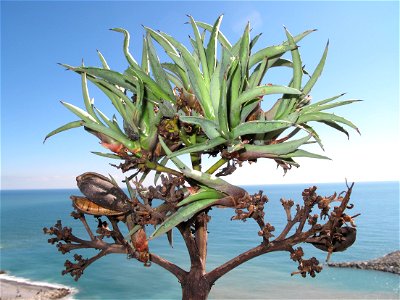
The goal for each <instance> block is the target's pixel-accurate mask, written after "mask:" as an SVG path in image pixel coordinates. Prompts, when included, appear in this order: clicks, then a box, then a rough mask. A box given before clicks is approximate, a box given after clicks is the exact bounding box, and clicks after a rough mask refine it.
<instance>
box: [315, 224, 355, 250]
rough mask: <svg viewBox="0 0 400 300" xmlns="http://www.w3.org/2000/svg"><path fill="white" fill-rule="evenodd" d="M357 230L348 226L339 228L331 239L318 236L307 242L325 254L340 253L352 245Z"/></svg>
mask: <svg viewBox="0 0 400 300" xmlns="http://www.w3.org/2000/svg"><path fill="white" fill-rule="evenodd" d="M356 235H357V229H355V228H353V227H349V226H344V227H341V228H339V229H338V230H337V231H336V233H334V234H333V235H332V236H331V237H328V236H318V237H313V238H310V239H308V240H307V242H308V243H310V244H312V245H313V246H314V247H316V248H318V249H320V250H322V251H325V252H342V251H344V250H346V249H347V248H349V247H350V246H351V245H353V244H354V242H355V240H356Z"/></svg>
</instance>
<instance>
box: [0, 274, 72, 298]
mask: <svg viewBox="0 0 400 300" xmlns="http://www.w3.org/2000/svg"><path fill="white" fill-rule="evenodd" d="M73 294H74V291H73V290H72V289H70V288H68V287H65V286H61V285H53V284H46V283H44V282H30V281H28V280H26V279H23V278H17V277H13V276H9V275H7V274H0V299H1V300H9V299H37V300H39V299H40V300H48V299H71V296H72V295H73Z"/></svg>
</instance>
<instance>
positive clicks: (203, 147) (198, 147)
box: [168, 136, 226, 158]
mask: <svg viewBox="0 0 400 300" xmlns="http://www.w3.org/2000/svg"><path fill="white" fill-rule="evenodd" d="M225 142H226V139H224V138H223V137H221V136H220V137H216V138H214V139H211V140H206V141H205V142H202V143H197V144H193V145H191V146H189V147H185V148H183V149H181V150H178V151H174V152H172V154H171V155H168V157H169V158H172V157H176V156H178V155H182V154H187V153H194V152H201V151H207V150H211V149H213V148H215V147H217V146H219V145H222V144H224V143H225Z"/></svg>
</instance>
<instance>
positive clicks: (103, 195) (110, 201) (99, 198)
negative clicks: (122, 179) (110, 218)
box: [76, 172, 132, 213]
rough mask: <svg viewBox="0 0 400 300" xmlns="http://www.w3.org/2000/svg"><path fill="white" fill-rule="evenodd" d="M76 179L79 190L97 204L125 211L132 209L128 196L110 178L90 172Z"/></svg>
mask: <svg viewBox="0 0 400 300" xmlns="http://www.w3.org/2000/svg"><path fill="white" fill-rule="evenodd" d="M76 181H77V185H78V187H79V190H80V191H81V192H82V193H83V194H84V195H85V196H86V197H87V198H88V199H89V200H90V201H92V202H94V203H95V204H97V205H99V206H101V207H103V208H107V209H111V210H115V211H119V212H124V213H125V212H128V211H129V210H131V209H132V203H131V202H130V199H129V198H128V196H127V195H126V194H125V193H124V192H123V191H122V189H121V188H119V187H118V186H117V185H115V184H114V183H113V182H112V181H111V180H110V179H109V178H107V177H105V176H103V175H101V174H97V173H93V172H88V173H84V174H82V175H79V176H78V177H76Z"/></svg>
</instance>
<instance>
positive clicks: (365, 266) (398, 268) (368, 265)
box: [328, 250, 400, 275]
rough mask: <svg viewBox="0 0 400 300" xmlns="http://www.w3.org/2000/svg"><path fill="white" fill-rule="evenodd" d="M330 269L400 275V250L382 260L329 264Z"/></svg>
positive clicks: (383, 257)
mask: <svg viewBox="0 0 400 300" xmlns="http://www.w3.org/2000/svg"><path fill="white" fill-rule="evenodd" d="M328 266H330V267H339V268H354V269H362V270H374V271H382V272H389V273H394V274H398V275H400V250H399V251H395V252H391V253H389V254H386V255H385V256H382V257H380V258H376V259H371V260H366V261H354V262H336V263H328Z"/></svg>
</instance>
